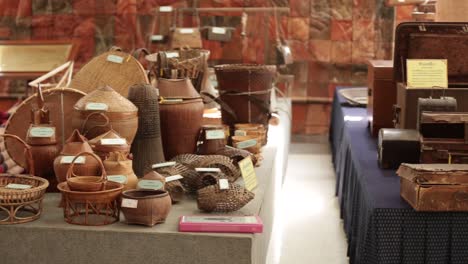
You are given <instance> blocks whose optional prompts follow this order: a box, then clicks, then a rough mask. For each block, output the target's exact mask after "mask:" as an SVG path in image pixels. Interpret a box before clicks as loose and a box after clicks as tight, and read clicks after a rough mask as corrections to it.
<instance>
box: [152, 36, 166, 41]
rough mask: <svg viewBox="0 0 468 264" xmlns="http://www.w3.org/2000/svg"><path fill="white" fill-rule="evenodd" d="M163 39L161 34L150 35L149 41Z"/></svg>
mask: <svg viewBox="0 0 468 264" xmlns="http://www.w3.org/2000/svg"><path fill="white" fill-rule="evenodd" d="M163 39H164V36H163V35H151V41H161V40H163Z"/></svg>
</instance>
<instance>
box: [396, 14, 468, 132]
mask: <svg viewBox="0 0 468 264" xmlns="http://www.w3.org/2000/svg"><path fill="white" fill-rule="evenodd" d="M467 56H468V27H467V26H466V23H434V22H427V23H424V22H418V23H414V22H408V23H402V24H400V25H398V27H397V29H396V36H395V52H394V61H393V63H394V75H395V81H396V82H397V104H396V106H395V112H394V114H395V117H394V119H395V123H396V124H395V127H397V128H407V129H412V128H416V123H417V100H418V98H428V97H430V96H431V95H432V96H433V97H436V98H437V97H443V96H449V97H454V98H455V99H457V101H458V111H462V112H468V61H467V60H466V57H467ZM406 59H447V60H448V79H449V89H442V88H432V89H431V87H421V88H412V89H409V88H407V86H406V79H407V78H406Z"/></svg>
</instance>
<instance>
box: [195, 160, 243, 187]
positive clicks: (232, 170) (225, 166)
mask: <svg viewBox="0 0 468 264" xmlns="http://www.w3.org/2000/svg"><path fill="white" fill-rule="evenodd" d="M196 166H197V168H219V169H220V170H221V172H222V173H223V174H224V175H226V177H227V179H229V181H230V182H234V181H236V180H237V179H238V178H239V177H240V176H241V172H240V170H239V168H238V167H237V166H236V165H234V163H233V160H232V159H230V158H228V157H226V156H221V155H207V156H202V157H201V158H200V160H199V161H198V162H197V163H196Z"/></svg>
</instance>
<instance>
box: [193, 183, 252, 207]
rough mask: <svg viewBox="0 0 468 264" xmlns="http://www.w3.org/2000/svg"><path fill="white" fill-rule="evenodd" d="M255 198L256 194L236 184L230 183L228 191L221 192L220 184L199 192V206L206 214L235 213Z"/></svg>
mask: <svg viewBox="0 0 468 264" xmlns="http://www.w3.org/2000/svg"><path fill="white" fill-rule="evenodd" d="M254 197H255V194H254V193H252V192H250V191H248V190H247V189H245V188H243V187H242V186H240V185H237V184H234V183H229V189H228V190H220V188H219V184H214V185H210V186H208V187H205V188H203V189H200V190H198V198H197V205H198V209H200V210H202V211H205V212H233V211H237V210H239V209H241V208H242V207H244V206H245V205H246V204H247V203H249V202H250V201H251V200H253V198H254Z"/></svg>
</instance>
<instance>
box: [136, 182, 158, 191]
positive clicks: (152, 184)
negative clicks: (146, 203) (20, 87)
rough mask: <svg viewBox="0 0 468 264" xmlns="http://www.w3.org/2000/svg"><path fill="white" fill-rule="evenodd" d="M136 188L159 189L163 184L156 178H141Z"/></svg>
mask: <svg viewBox="0 0 468 264" xmlns="http://www.w3.org/2000/svg"><path fill="white" fill-rule="evenodd" d="M137 186H138V189H149V190H160V189H162V188H163V187H164V184H163V183H162V182H161V181H158V180H141V181H139V182H138V184H137Z"/></svg>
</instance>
